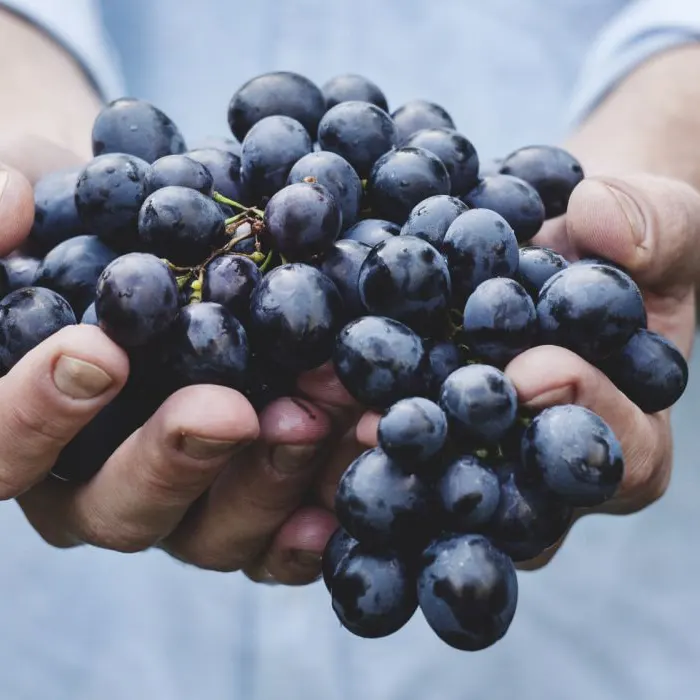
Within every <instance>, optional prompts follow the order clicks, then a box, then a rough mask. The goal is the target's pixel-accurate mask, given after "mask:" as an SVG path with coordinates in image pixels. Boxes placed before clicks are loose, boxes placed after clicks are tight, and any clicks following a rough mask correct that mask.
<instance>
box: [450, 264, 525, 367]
mask: <svg viewBox="0 0 700 700" xmlns="http://www.w3.org/2000/svg"><path fill="white" fill-rule="evenodd" d="M463 328H464V337H465V341H466V343H467V345H468V346H469V350H470V351H471V353H472V354H473V355H475V356H476V357H478V358H479V359H481V360H484V361H487V362H489V363H491V364H492V365H495V366H496V367H505V365H507V364H508V363H509V362H510V361H511V360H512V359H513V358H514V357H517V356H518V355H519V354H520V353H521V352H524V351H525V350H527V349H528V348H530V347H532V346H533V345H534V344H535V342H536V338H537V312H536V311H535V304H534V303H533V301H532V299H531V297H530V295H529V294H528V293H527V292H526V291H525V289H524V288H523V287H522V286H521V285H520V284H518V282H516V281H515V280H512V279H508V278H507V277H496V278H494V279H490V280H486V281H485V282H482V283H481V284H480V285H479V286H478V287H477V288H476V289H475V290H474V292H473V294H472V295H471V296H470V297H469V299H467V303H466V306H465V307H464V316H463Z"/></svg>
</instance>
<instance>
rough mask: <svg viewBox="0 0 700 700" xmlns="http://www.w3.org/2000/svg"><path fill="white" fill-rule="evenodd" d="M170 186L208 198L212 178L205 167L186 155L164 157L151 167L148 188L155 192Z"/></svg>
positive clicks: (211, 186)
mask: <svg viewBox="0 0 700 700" xmlns="http://www.w3.org/2000/svg"><path fill="white" fill-rule="evenodd" d="M170 185H176V186H178V187H190V188H192V189H193V190H197V191H198V192H201V193H202V194H205V195H207V196H210V195H211V193H212V189H213V187H214V178H213V177H212V174H211V173H210V172H209V170H207V168H206V166H204V165H202V163H200V162H199V161H197V160H195V159H194V158H190V157H189V156H186V155H173V156H164V157H163V158H159V159H158V160H157V161H156V162H155V163H153V165H152V166H151V170H150V172H149V174H148V186H149V189H150V191H151V192H155V191H156V190H159V189H161V188H163V187H168V186H170Z"/></svg>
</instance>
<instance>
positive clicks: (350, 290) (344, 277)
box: [319, 240, 370, 319]
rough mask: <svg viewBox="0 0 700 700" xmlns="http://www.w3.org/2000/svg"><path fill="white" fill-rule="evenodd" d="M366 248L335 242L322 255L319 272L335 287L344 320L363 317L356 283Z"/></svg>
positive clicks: (352, 243) (365, 256) (366, 254)
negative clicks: (343, 310) (342, 308)
mask: <svg viewBox="0 0 700 700" xmlns="http://www.w3.org/2000/svg"><path fill="white" fill-rule="evenodd" d="M369 252H370V249H369V247H368V246H366V245H363V244H362V243H358V242H357V241H353V240H340V241H336V242H335V243H334V244H333V245H332V246H331V247H330V248H329V249H328V250H327V251H326V252H325V253H324V255H323V258H322V260H321V263H320V266H319V267H320V269H321V272H323V274H324V275H326V276H327V277H328V278H329V279H330V280H331V281H332V282H333V283H334V284H335V286H336V287H337V289H338V292H340V296H341V297H342V299H343V305H344V307H345V316H346V318H349V319H351V318H356V317H357V316H363V315H364V313H365V309H364V307H363V306H362V301H361V300H360V290H359V287H358V282H359V279H360V269H361V268H362V263H364V261H365V259H366V258H367V256H368V255H369Z"/></svg>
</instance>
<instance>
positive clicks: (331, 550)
mask: <svg viewBox="0 0 700 700" xmlns="http://www.w3.org/2000/svg"><path fill="white" fill-rule="evenodd" d="M356 545H357V540H356V539H355V538H354V537H352V536H351V535H349V534H348V533H347V532H346V531H345V530H343V528H342V527H339V528H337V529H336V530H335V532H334V533H333V534H332V535H331V537H330V539H329V540H328V542H327V543H326V547H325V549H324V550H323V561H322V566H321V570H322V574H323V582H324V583H325V584H326V588H327V589H328V592H329V593H330V592H331V586H332V581H333V576H334V574H335V572H336V571H337V570H338V565H339V564H340V562H341V561H343V559H345V557H346V556H347V555H348V554H349V553H350V552H351V551H352V550H353V549H354V548H355V546H356Z"/></svg>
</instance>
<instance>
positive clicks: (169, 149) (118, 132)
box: [92, 97, 186, 163]
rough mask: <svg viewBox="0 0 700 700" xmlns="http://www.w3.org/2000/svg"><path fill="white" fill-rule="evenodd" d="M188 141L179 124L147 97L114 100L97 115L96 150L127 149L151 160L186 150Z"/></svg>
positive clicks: (95, 153)
mask: <svg viewBox="0 0 700 700" xmlns="http://www.w3.org/2000/svg"><path fill="white" fill-rule="evenodd" d="M185 150H186V146H185V141H184V139H183V138H182V134H181V133H180V131H179V129H178V128H177V126H175V124H174V123H173V122H172V121H171V120H170V118H169V117H167V116H166V115H165V114H163V112H161V111H160V110H159V109H158V108H157V107H154V106H153V105H152V104H149V103H148V102H144V101H143V100H136V99H133V98H129V97H122V98H121V99H118V100H115V101H114V102H110V103H109V104H108V105H107V106H106V107H104V108H103V109H102V111H101V112H100V113H99V114H98V115H97V118H96V119H95V123H94V125H93V127H92V152H93V155H95V156H99V155H102V154H104V153H125V154H128V155H132V156H136V157H137V158H141V159H143V160H145V161H146V162H147V163H153V162H154V161H156V160H158V159H159V158H162V157H163V156H169V155H172V154H174V153H184V152H185Z"/></svg>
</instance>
